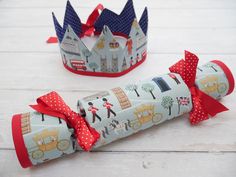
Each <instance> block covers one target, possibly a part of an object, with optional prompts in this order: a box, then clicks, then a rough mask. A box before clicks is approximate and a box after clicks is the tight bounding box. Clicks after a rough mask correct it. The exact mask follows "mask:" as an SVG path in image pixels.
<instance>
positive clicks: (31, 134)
mask: <svg viewBox="0 0 236 177" xmlns="http://www.w3.org/2000/svg"><path fill="white" fill-rule="evenodd" d="M72 134H73V129H69V128H68V127H67V124H66V122H65V121H64V120H63V119H59V118H57V117H52V116H48V115H44V114H41V113H38V112H31V113H25V114H18V115H14V116H13V119H12V136H13V141H14V145H15V149H16V154H17V157H18V160H19V162H20V164H21V166H22V167H24V168H26V167H29V166H32V165H37V164H40V163H43V162H46V161H48V160H51V159H55V158H58V157H62V156H64V155H66V154H71V153H73V152H75V140H74V138H72Z"/></svg>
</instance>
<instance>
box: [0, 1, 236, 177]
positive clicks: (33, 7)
mask: <svg viewBox="0 0 236 177" xmlns="http://www.w3.org/2000/svg"><path fill="white" fill-rule="evenodd" d="M99 2H101V3H103V5H104V6H105V7H108V8H111V9H112V10H114V11H115V12H117V13H119V12H120V11H121V9H122V7H123V6H124V4H125V3H126V0H119V1H115V0H113V1H111V0H100V1H99V0H79V1H77V0H71V3H72V5H73V6H74V7H76V10H77V12H78V14H79V16H80V17H81V19H82V20H83V21H85V20H86V18H87V16H88V15H89V13H90V12H91V11H92V10H93V8H94V7H95V6H96V5H97V4H98V3H99ZM65 4H66V0H54V1H53V0H50V1H49V0H28V1H27V0H0V62H1V63H0V177H18V176H19V177H23V176H24V177H39V176H40V177H41V176H50V177H70V176H76V177H83V176H85V177H90V176H93V177H94V176H103V177H106V176H109V177H113V176H119V177H121V176H124V177H125V176H127V177H128V176H129V177H130V176H135V177H144V176H146V177H147V176H148V177H149V176H155V177H157V176H160V177H171V176H177V177H182V176H183V177H185V176H186V177H187V176H188V177H189V176H191V177H203V176H204V177H222V176H224V177H234V176H236V168H235V167H236V153H235V152H236V117H235V115H236V109H235V102H236V96H235V92H233V93H232V94H231V95H230V96H227V97H225V98H224V99H222V103H223V104H225V105H226V106H227V107H228V108H229V109H230V111H228V112H224V113H221V114H219V115H217V116H216V119H211V120H208V121H205V122H203V123H201V124H200V125H198V126H194V127H193V126H190V124H189V122H188V117H187V115H185V116H182V117H179V118H177V119H175V120H172V121H169V122H166V123H164V124H161V125H159V126H156V127H153V128H151V129H148V130H146V131H143V132H140V133H138V134H136V135H133V136H131V137H128V138H125V139H123V140H120V141H117V142H115V143H112V144H110V145H107V146H105V147H102V148H100V149H98V150H97V151H96V152H91V153H85V152H82V153H81V152H79V153H76V154H74V155H70V156H68V157H65V158H63V159H59V160H53V161H51V162H48V163H46V164H43V165H40V166H38V167H33V168H31V169H22V168H21V167H20V165H19V163H18V160H17V158H16V155H15V150H14V147H13V142H12V137H11V116H12V115H13V114H14V113H22V112H27V111H30V110H31V109H30V108H29V106H28V105H29V104H33V103H34V102H35V99H36V98H37V97H38V96H40V95H42V94H45V93H47V92H49V91H51V90H55V91H57V92H58V93H59V94H61V96H62V97H63V98H64V99H65V101H66V103H68V104H69V105H70V106H71V107H72V108H73V109H74V110H75V108H76V102H77V99H78V98H81V97H84V96H87V95H90V94H92V93H94V92H97V91H101V90H104V89H107V88H112V87H115V86H117V85H119V84H121V83H125V82H129V81H130V80H140V79H144V78H147V77H149V76H155V75H158V74H161V73H166V72H168V67H169V66H171V65H172V64H173V63H175V62H176V61H178V60H179V59H180V58H181V57H183V54H184V50H185V49H186V50H189V51H191V52H193V53H196V54H197V55H198V56H199V58H200V64H203V63H205V62H208V61H210V60H212V59H220V60H221V61H223V62H225V63H226V64H227V65H228V66H229V67H230V68H231V70H232V72H233V74H234V75H236V70H235V67H236V64H235V63H236V62H235V61H236V33H235V32H236V11H235V10H236V1H235V0H195V1H194V0H146V1H145V0H135V1H134V5H135V9H136V12H137V15H138V18H139V17H140V15H141V13H142V11H143V8H144V6H145V5H147V6H148V9H149V19H150V21H149V22H150V23H149V32H148V37H149V40H148V58H147V61H146V62H145V63H144V64H143V65H141V66H140V67H138V68H137V69H135V70H134V71H132V72H131V73H129V74H127V75H125V76H122V77H119V78H98V77H87V76H80V75H75V74H72V73H70V72H69V71H67V70H65V69H64V68H63V65H62V62H61V59H60V54H59V48H58V46H57V44H50V45H48V44H46V43H45V41H46V39H47V38H48V37H49V36H52V35H55V31H54V27H53V22H52V18H51V11H54V12H55V13H56V16H57V17H58V20H59V21H60V22H61V23H62V18H63V15H64V8H65Z"/></svg>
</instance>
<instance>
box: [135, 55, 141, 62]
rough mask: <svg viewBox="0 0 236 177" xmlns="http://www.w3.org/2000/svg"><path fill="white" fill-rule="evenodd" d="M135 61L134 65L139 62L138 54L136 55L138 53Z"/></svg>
mask: <svg viewBox="0 0 236 177" xmlns="http://www.w3.org/2000/svg"><path fill="white" fill-rule="evenodd" d="M135 60H136V63H138V62H139V60H140V57H139V54H138V53H137V56H136V58H135Z"/></svg>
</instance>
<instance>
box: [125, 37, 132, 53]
mask: <svg viewBox="0 0 236 177" xmlns="http://www.w3.org/2000/svg"><path fill="white" fill-rule="evenodd" d="M126 46H127V49H128V55H132V48H133V41H132V39H131V37H130V36H129V37H128V39H127V42H126Z"/></svg>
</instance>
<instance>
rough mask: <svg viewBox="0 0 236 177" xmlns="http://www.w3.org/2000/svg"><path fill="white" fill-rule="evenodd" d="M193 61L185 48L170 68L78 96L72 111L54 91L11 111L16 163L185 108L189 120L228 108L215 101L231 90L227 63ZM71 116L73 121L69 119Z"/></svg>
mask: <svg viewBox="0 0 236 177" xmlns="http://www.w3.org/2000/svg"><path fill="white" fill-rule="evenodd" d="M197 61H198V58H197V56H196V55H194V54H192V53H190V52H186V53H185V60H180V61H179V62H178V63H176V64H175V65H173V66H172V67H170V71H176V72H170V73H167V74H163V75H156V76H153V77H151V78H149V79H146V80H143V81H140V82H137V83H126V84H125V85H122V86H117V87H115V88H112V89H110V90H106V91H102V92H98V93H97V94H93V95H90V96H87V97H84V98H81V99H79V100H78V102H77V108H78V113H75V112H73V111H72V110H70V108H69V107H68V106H67V105H66V104H65V103H64V101H63V100H62V98H61V97H60V96H59V95H58V94H57V93H56V92H50V93H48V94H46V95H44V96H42V97H40V98H38V99H37V103H38V105H36V107H34V106H32V108H33V109H35V110H37V112H32V113H26V114H17V115H14V116H13V120H12V133H13V140H14V144H15V149H16V153H17V156H18V159H19V161H20V163H21V165H22V167H29V166H32V165H37V164H39V163H43V162H46V161H48V160H51V159H54V158H58V157H62V156H64V155H66V154H71V153H74V152H76V151H77V150H81V149H84V150H93V149H96V148H98V147H101V146H103V145H106V144H108V143H111V142H113V141H115V140H117V139H120V138H124V137H127V136H130V135H132V134H134V133H137V132H139V131H141V130H144V129H147V128H149V127H152V126H154V125H159V124H161V123H162V122H164V121H167V120H171V119H174V118H178V117H179V116H180V115H183V114H185V113H189V120H190V123H191V124H193V125H194V124H197V123H199V122H201V121H203V120H206V119H208V118H209V117H210V116H212V117H213V116H214V115H216V114H217V113H219V112H222V111H226V110H228V109H227V108H226V107H225V106H224V105H222V104H221V103H220V102H219V101H217V100H218V99H220V98H222V97H224V96H226V95H228V94H230V93H232V92H233V89H234V78H233V75H232V73H231V72H230V70H229V68H228V67H227V66H226V65H225V64H224V63H222V62H221V61H218V60H214V61H211V62H208V63H207V64H205V65H203V66H199V67H197ZM75 96H76V95H75ZM44 97H46V98H47V99H42V98H44ZM50 97H52V98H51V99H50ZM204 104H205V106H204ZM206 104H207V106H206ZM52 107H53V109H52ZM64 108H66V110H64ZM67 110H68V111H67ZM65 112H66V113H65ZM76 117H78V119H77V120H78V122H77V121H76V120H72V119H74V118H76ZM91 141H93V143H91ZM81 145H87V149H85V148H84V147H83V146H81Z"/></svg>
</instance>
